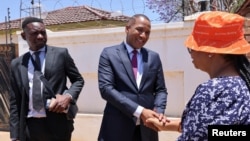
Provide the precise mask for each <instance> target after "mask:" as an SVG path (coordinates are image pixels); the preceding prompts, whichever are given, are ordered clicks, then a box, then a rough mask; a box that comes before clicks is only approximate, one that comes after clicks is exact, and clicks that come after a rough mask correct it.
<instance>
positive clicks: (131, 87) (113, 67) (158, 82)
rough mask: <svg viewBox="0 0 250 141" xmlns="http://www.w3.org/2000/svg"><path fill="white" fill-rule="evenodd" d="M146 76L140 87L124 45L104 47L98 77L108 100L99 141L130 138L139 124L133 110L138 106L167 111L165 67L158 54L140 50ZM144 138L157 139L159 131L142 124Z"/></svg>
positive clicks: (150, 140)
mask: <svg viewBox="0 0 250 141" xmlns="http://www.w3.org/2000/svg"><path fill="white" fill-rule="evenodd" d="M141 53H142V60H143V75H142V79H141V83H140V87H139V88H138V87H137V85H136V80H135V78H134V75H133V71H132V65H131V61H130V58H129V55H128V51H127V49H126V47H125V44H124V43H122V44H120V45H116V46H112V47H108V48H104V50H103V51H102V53H101V55H100V60H99V68H98V80H99V89H100V93H101V96H102V98H103V99H105V100H106V101H107V104H106V107H105V110H104V115H103V120H102V124H101V129H100V133H99V137H98V140H99V141H131V140H132V136H133V134H134V129H135V127H136V124H135V119H136V118H135V117H134V116H133V113H134V112H135V111H136V108H137V107H138V105H141V106H143V107H145V108H147V109H152V110H153V109H155V110H156V111H157V112H158V113H164V111H165V107H166V100H167V91H166V87H165V81H164V75H163V69H162V64H161V60H160V57H159V55H158V53H156V52H154V51H151V50H149V49H146V48H142V49H141ZM141 131H142V133H141V134H142V140H143V141H157V140H158V134H157V132H155V131H153V130H151V129H149V128H147V127H145V126H144V125H143V124H141Z"/></svg>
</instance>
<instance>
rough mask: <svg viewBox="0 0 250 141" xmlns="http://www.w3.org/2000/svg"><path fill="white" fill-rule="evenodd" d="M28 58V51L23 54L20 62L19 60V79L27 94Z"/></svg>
mask: <svg viewBox="0 0 250 141" xmlns="http://www.w3.org/2000/svg"><path fill="white" fill-rule="evenodd" d="M29 59H30V53H29V52H27V53H26V54H24V55H23V58H22V62H21V66H20V67H21V68H20V69H21V74H20V76H21V81H22V84H23V86H24V89H25V91H26V94H29V79H28V63H29Z"/></svg>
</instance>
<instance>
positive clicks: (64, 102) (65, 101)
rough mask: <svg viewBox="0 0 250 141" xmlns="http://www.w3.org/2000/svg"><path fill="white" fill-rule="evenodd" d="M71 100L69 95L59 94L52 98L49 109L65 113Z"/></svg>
mask: <svg viewBox="0 0 250 141" xmlns="http://www.w3.org/2000/svg"><path fill="white" fill-rule="evenodd" d="M70 101H71V97H70V96H69V95H61V94H57V95H56V98H52V99H51V102H50V105H49V111H52V112H56V113H63V112H64V111H65V110H66V109H67V108H68V106H69V103H70Z"/></svg>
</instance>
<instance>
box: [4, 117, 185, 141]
mask: <svg viewBox="0 0 250 141" xmlns="http://www.w3.org/2000/svg"><path fill="white" fill-rule="evenodd" d="M101 119H102V115H97V114H78V115H77V117H76V119H75V124H74V126H75V130H74V132H73V135H72V141H97V136H98V132H99V128H100V124H101ZM179 135H180V134H179V133H178V132H169V131H161V132H159V141H175V140H176V138H177V137H178V136H179ZM9 136H10V135H9V132H0V141H10V138H9Z"/></svg>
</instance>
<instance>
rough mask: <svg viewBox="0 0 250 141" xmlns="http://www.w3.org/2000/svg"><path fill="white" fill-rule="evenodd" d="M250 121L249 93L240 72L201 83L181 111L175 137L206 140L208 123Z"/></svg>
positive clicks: (199, 140)
mask: <svg viewBox="0 0 250 141" xmlns="http://www.w3.org/2000/svg"><path fill="white" fill-rule="evenodd" d="M239 124H242V125H245V124H250V93H249V90H248V88H247V86H246V83H245V81H244V80H243V79H242V78H241V77H239V76H225V77H219V78H213V79H210V80H208V81H207V82H205V83H203V84H200V85H199V86H198V87H197V88H196V91H195V94H194V95H193V96H192V98H191V99H190V101H189V102H188V103H187V105H186V108H185V110H184V112H183V115H182V121H181V126H182V134H181V135H180V136H179V138H178V141H207V138H208V125H239Z"/></svg>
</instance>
